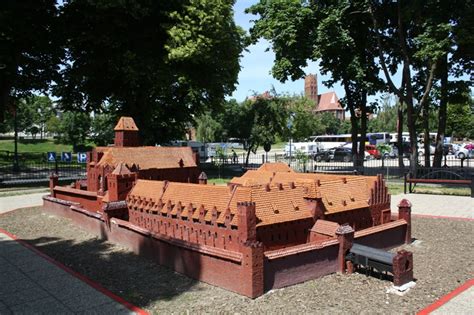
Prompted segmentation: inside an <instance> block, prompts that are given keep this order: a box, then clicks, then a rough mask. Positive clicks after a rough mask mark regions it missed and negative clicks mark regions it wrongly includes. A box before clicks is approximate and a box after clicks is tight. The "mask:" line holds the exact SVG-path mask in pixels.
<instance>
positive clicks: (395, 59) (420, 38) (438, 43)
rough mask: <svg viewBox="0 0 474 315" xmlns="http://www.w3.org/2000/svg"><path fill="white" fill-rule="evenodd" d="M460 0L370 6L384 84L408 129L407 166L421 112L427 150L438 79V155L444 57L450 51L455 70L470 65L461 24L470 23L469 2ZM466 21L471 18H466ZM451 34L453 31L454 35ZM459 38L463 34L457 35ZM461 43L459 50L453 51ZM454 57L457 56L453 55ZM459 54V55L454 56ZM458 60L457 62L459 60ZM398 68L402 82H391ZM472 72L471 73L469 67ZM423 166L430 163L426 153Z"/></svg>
mask: <svg viewBox="0 0 474 315" xmlns="http://www.w3.org/2000/svg"><path fill="white" fill-rule="evenodd" d="M468 3H469V2H465V1H401V0H399V1H397V2H396V3H394V2H393V1H379V2H371V3H370V7H369V12H370V16H371V17H372V22H373V27H374V29H375V30H376V35H377V47H378V50H379V61H380V65H381V67H382V70H383V73H384V76H385V79H386V82H387V85H388V86H389V88H390V91H391V92H392V93H394V94H395V95H396V96H397V97H398V98H399V100H400V102H401V103H402V104H403V106H404V107H406V115H407V126H408V131H409V133H410V146H411V158H410V167H411V168H412V171H413V172H414V171H415V170H416V165H417V129H416V128H417V120H418V119H419V117H420V113H421V117H422V126H423V129H424V137H425V152H429V141H428V139H429V134H428V132H429V128H430V127H429V112H430V101H431V100H432V99H433V97H435V95H433V93H432V92H433V86H434V85H435V82H436V80H437V79H438V78H439V79H440V81H441V83H440V86H441V93H440V110H439V117H440V118H439V129H438V136H437V153H436V154H437V156H438V158H437V159H435V160H438V162H439V163H440V161H441V154H442V138H443V137H444V129H445V126H444V125H445V116H446V108H445V106H446V102H447V98H446V97H447V95H448V93H447V91H448V86H447V83H448V73H449V72H448V66H447V62H448V61H447V58H448V55H449V54H453V58H452V60H453V61H454V60H457V61H456V63H457V64H458V65H460V64H461V65H462V66H461V67H460V68H461V69H463V68H464V67H463V66H466V67H465V70H459V73H463V72H464V71H469V69H472V65H471V66H469V63H472V55H471V56H470V57H469V53H466V52H468V51H469V49H467V47H468V46H469V45H468V46H466V45H465V42H464V39H465V38H466V37H465V35H466V34H464V35H463V36H461V37H459V35H460V34H462V33H463V32H465V31H466V29H465V25H464V24H467V25H471V26H472V19H470V17H471V16H472V14H473V7H472V4H470V3H469V4H468ZM469 21H470V22H469ZM453 35H454V36H453ZM462 37H464V38H462ZM456 47H458V48H460V51H462V52H461V53H459V51H458V50H457V48H456ZM454 56H458V57H454ZM459 56H462V57H459ZM460 60H462V62H459V61H460ZM400 64H401V68H402V83H401V84H400V86H398V87H397V86H395V84H394V82H393V80H392V79H391V75H392V74H394V73H395V72H396V71H397V69H398V66H399V65H400ZM471 73H472V72H471ZM425 165H426V166H429V165H430V159H429V155H427V156H426V157H425Z"/></svg>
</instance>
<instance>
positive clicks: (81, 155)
mask: <svg viewBox="0 0 474 315" xmlns="http://www.w3.org/2000/svg"><path fill="white" fill-rule="evenodd" d="M77 162H79V163H87V153H86V152H77Z"/></svg>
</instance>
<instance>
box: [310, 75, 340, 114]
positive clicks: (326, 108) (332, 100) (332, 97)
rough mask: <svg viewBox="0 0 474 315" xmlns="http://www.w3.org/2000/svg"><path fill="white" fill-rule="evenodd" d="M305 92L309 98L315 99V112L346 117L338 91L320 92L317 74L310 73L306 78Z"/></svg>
mask: <svg viewBox="0 0 474 315" xmlns="http://www.w3.org/2000/svg"><path fill="white" fill-rule="evenodd" d="M304 93H305V96H306V97H307V98H309V99H310V100H312V101H314V103H315V107H314V112H315V113H325V112H327V113H332V114H333V115H334V116H335V117H336V118H337V119H339V120H342V121H343V120H344V119H345V117H346V116H345V110H344V108H342V106H341V103H340V102H339V98H338V97H337V95H336V92H334V91H331V92H326V93H322V94H318V78H317V76H316V75H315V74H309V75H307V76H306V77H305V78H304Z"/></svg>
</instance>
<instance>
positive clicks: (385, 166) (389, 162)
mask: <svg viewBox="0 0 474 315" xmlns="http://www.w3.org/2000/svg"><path fill="white" fill-rule="evenodd" d="M432 160H433V159H431V161H432ZM206 162H207V163H206V164H210V165H215V166H217V167H220V168H221V170H223V172H225V169H226V168H229V167H230V168H234V169H235V168H237V167H241V168H242V169H244V170H246V169H255V168H258V167H259V166H260V165H262V164H263V163H265V162H282V163H285V164H288V165H289V166H291V168H293V169H294V170H296V171H298V172H322V173H357V174H364V175H377V174H383V175H384V177H385V178H387V179H402V178H403V177H404V175H405V174H406V173H407V172H408V171H409V169H410V160H409V159H408V158H404V159H403V165H399V161H398V158H394V159H391V158H389V159H370V160H366V161H364V165H363V166H361V167H354V165H353V162H335V161H329V162H324V161H321V162H317V161H315V159H314V156H311V155H307V156H303V155H299V156H298V157H296V156H294V157H292V158H291V159H289V158H288V157H285V156H284V155H282V154H274V153H263V154H250V155H249V157H248V163H247V155H246V154H245V153H243V154H238V155H237V156H221V157H220V158H210V159H208V160H207V161H206ZM423 164H424V160H423V159H422V158H421V159H420V160H419V162H418V166H417V169H418V172H421V173H420V174H418V175H417V176H423V174H424V173H423V172H425V173H427V172H433V171H439V173H440V174H444V175H445V176H447V179H451V177H450V175H449V174H461V175H460V176H462V177H469V176H471V174H474V160H470V159H464V160H461V159H458V158H455V157H454V156H452V155H448V156H445V157H444V158H443V162H442V167H441V168H433V167H424V166H422V165H423ZM441 170H442V172H441ZM456 176H457V175H453V179H454V177H456ZM456 178H457V177H456Z"/></svg>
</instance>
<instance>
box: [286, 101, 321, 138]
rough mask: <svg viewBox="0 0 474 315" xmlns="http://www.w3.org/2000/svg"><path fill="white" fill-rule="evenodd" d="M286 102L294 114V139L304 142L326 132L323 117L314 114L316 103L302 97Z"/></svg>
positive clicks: (292, 128) (292, 134)
mask: <svg viewBox="0 0 474 315" xmlns="http://www.w3.org/2000/svg"><path fill="white" fill-rule="evenodd" d="M286 102H287V103H288V111H289V112H290V113H292V114H293V124H292V127H291V138H292V139H294V140H295V141H303V140H305V139H307V138H309V137H310V136H313V135H320V134H323V133H324V132H325V125H323V123H322V119H321V116H318V115H316V114H315V113H314V112H313V110H314V102H312V101H311V100H309V99H307V98H305V97H300V96H293V97H288V99H287V101H286Z"/></svg>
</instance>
